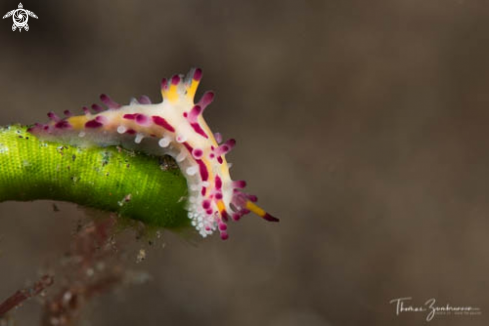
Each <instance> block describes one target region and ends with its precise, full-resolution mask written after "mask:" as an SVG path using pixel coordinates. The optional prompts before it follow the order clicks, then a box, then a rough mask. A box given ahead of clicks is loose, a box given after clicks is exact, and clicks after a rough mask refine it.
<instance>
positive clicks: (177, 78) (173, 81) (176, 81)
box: [171, 75, 180, 85]
mask: <svg viewBox="0 0 489 326" xmlns="http://www.w3.org/2000/svg"><path fill="white" fill-rule="evenodd" d="M179 82H180V77H179V76H178V75H175V76H173V77H172V78H171V83H172V85H178V83H179Z"/></svg>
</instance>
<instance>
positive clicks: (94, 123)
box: [85, 120, 103, 128]
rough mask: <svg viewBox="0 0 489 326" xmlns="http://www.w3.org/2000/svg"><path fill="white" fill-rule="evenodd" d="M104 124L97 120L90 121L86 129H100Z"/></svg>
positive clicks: (86, 124)
mask: <svg viewBox="0 0 489 326" xmlns="http://www.w3.org/2000/svg"><path fill="white" fill-rule="evenodd" d="M102 126H103V124H102V123H100V122H98V121H97V120H90V121H87V122H86V123H85V128H100V127H102Z"/></svg>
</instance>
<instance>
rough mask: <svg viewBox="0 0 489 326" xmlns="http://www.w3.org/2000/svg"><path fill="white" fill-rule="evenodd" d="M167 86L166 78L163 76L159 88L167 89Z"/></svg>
mask: <svg viewBox="0 0 489 326" xmlns="http://www.w3.org/2000/svg"><path fill="white" fill-rule="evenodd" d="M167 88H168V81H167V80H166V78H163V79H162V80H161V89H167Z"/></svg>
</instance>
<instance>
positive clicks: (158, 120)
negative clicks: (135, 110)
mask: <svg viewBox="0 0 489 326" xmlns="http://www.w3.org/2000/svg"><path fill="white" fill-rule="evenodd" d="M151 118H152V119H153V122H154V123H155V124H156V125H158V126H160V127H163V128H165V129H166V130H168V131H171V132H175V128H173V126H172V125H171V124H169V123H168V122H167V121H166V120H165V119H164V118H162V117H160V116H157V115H154V116H152V117H151Z"/></svg>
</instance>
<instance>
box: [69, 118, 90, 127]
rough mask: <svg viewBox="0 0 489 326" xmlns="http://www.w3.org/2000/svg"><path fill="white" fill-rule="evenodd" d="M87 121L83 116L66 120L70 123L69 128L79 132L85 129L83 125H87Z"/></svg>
mask: <svg viewBox="0 0 489 326" xmlns="http://www.w3.org/2000/svg"><path fill="white" fill-rule="evenodd" d="M87 121H88V119H87V117H86V116H84V115H77V116H75V117H71V118H68V122H69V123H70V125H71V126H73V129H75V130H81V129H84V128H85V123H87Z"/></svg>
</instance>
